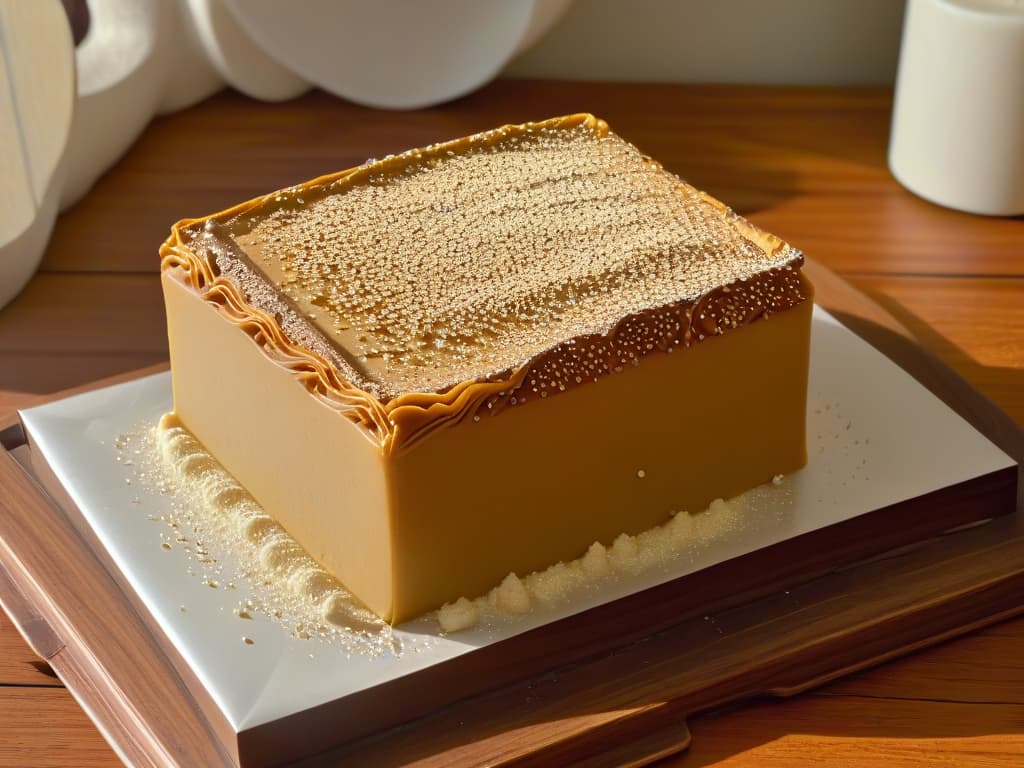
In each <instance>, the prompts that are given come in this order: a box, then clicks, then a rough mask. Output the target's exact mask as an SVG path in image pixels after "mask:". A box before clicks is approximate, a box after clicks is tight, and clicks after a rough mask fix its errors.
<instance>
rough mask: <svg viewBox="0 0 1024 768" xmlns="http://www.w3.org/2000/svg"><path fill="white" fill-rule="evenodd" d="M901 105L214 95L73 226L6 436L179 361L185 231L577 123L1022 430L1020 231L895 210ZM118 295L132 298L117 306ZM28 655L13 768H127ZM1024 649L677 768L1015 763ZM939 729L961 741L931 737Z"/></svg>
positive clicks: (731, 742)
mask: <svg viewBox="0 0 1024 768" xmlns="http://www.w3.org/2000/svg"><path fill="white" fill-rule="evenodd" d="M890 103H891V94H890V93H889V92H888V91H887V90H884V89H858V88H852V89H851V88H842V89H820V88H755V87H732V86H730V87H721V86H717V87H716V86H676V85H654V84H651V85H637V84H632V85H613V84H600V83H558V82H537V81H519V82H516V81H499V82H496V83H494V84H492V85H491V86H488V87H487V88H485V89H482V90H481V91H480V92H478V93H476V94H474V95H472V96H470V97H467V98H465V99H461V100H459V101H457V102H455V103H453V104H449V105H445V106H442V107H439V108H435V109H430V110H421V111H417V112H412V113H395V112H378V111H375V110H369V109H365V108H361V107H356V106H353V105H348V104H345V103H344V102H341V101H340V100H337V99H333V98H331V97H327V96H325V95H323V94H315V93H314V94H309V95H307V96H305V97H303V98H301V99H297V100H295V101H292V102H287V103H284V104H274V105H269V104H261V103H258V102H254V101H252V100H250V99H247V98H245V97H243V96H240V95H238V94H233V93H224V94H220V95H218V96H216V97H214V98H213V99H210V100H209V101H207V102H205V103H203V104H201V105H199V106H197V107H195V108H193V109H191V110H187V111H185V112H182V113H178V114H176V115H172V116H167V117H164V118H160V119H158V120H157V121H155V122H154V123H153V125H152V126H151V127H150V128H149V129H148V130H147V131H146V133H145V134H144V135H143V137H142V139H141V140H140V142H139V143H138V144H137V145H136V146H135V147H134V148H133V149H132V150H130V151H129V153H128V154H127V155H126V157H125V158H124V160H123V161H122V162H121V163H120V164H119V165H118V167H117V168H115V169H114V170H113V171H111V172H110V173H108V174H107V175H106V176H105V177H104V178H102V179H101V180H100V182H99V183H98V184H97V185H96V187H95V188H94V190H93V191H92V192H91V193H90V194H89V195H87V196H86V198H85V199H84V200H83V201H82V202H81V203H80V204H78V205H77V206H76V207H75V208H74V209H72V210H71V211H69V212H67V213H65V214H64V215H62V217H61V218H60V220H59V221H58V224H57V228H56V231H55V234H54V239H53V241H52V243H51V246H50V248H49V250H48V252H47V255H46V259H45V263H44V273H43V274H42V275H40V276H39V277H37V278H36V279H35V280H34V281H33V283H32V284H30V287H29V289H28V294H27V295H29V296H30V297H31V298H29V299H27V300H26V299H20V300H19V302H18V303H17V304H15V305H14V307H10V308H8V309H5V310H3V311H0V418H4V417H5V416H6V413H9V412H10V409H11V408H13V407H16V406H18V405H21V404H25V403H27V402H29V401H31V400H33V399H38V398H39V397H41V396H42V395H43V394H45V393H49V392H54V391H56V390H58V389H61V388H63V387H64V386H66V385H73V384H77V383H84V382H86V381H88V380H90V379H91V378H94V377H96V376H99V375H105V374H109V373H115V372H121V371H125V370H128V369H129V368H132V367H135V365H136V364H142V363H148V362H150V361H151V360H153V359H154V357H155V356H160V355H162V354H163V349H164V347H163V346H162V345H163V341H162V326H161V323H162V319H161V318H160V314H161V313H160V311H159V302H158V300H157V299H155V298H154V297H155V296H156V295H157V289H156V285H155V280H154V279H153V278H155V273H156V265H157V262H156V248H157V246H158V245H159V243H160V241H162V239H163V238H164V237H165V236H166V233H167V231H168V228H169V225H170V224H171V222H173V221H174V220H176V219H178V218H180V217H182V216H187V215H195V214H204V213H209V212H211V211H214V210H217V209H220V208H222V207H224V206H226V205H229V204H232V203H235V202H238V201H239V200H242V199H245V198H248V197H251V196H253V195H256V194H260V193H263V192H265V191H268V190H270V189H274V188H278V187H281V186H284V185H287V184H290V183H294V182H296V181H300V180H303V179H305V178H309V177H311V176H314V175H318V174H320V173H323V172H325V171H328V170H333V169H339V168H343V167H346V166H349V165H352V164H355V163H358V162H361V161H362V160H364V159H365V158H367V157H370V156H380V155H382V154H385V153H387V152H393V151H395V150H396V149H402V148H406V147H409V146H414V145H418V144H423V143H426V142H429V141H435V140H439V139H444V138H451V137H453V136H456V135H461V134H464V133H466V132H468V131H472V130H478V129H485V128H490V127H493V126H494V125H497V124H500V123H502V122H519V121H522V120H524V119H534V118H537V117H545V116H550V115H555V114H564V113H567V112H571V111H577V110H585V111H592V112H595V113H596V114H599V115H601V116H602V117H605V118H606V119H608V120H609V122H610V123H611V124H612V126H613V128H615V129H616V130H617V131H619V132H620V133H621V134H622V135H624V136H625V137H626V138H628V139H630V140H632V141H634V142H636V143H637V144H638V145H639V146H641V147H642V148H643V149H645V150H646V151H648V152H650V153H651V154H652V155H654V156H655V157H658V158H659V159H660V160H662V162H663V163H664V164H665V165H666V166H667V167H669V168H670V169H671V170H673V171H675V172H678V173H680V174H681V175H683V176H684V177H685V178H687V179H688V180H690V181H692V182H694V183H696V184H698V185H699V186H703V187H705V188H707V189H708V190H709V191H710V192H712V193H713V194H716V195H718V196H719V197H721V198H722V199H724V200H726V201H727V202H729V203H730V204H731V205H733V206H734V207H735V208H737V209H739V210H741V211H743V212H745V213H746V214H747V215H749V216H750V217H751V218H752V219H753V220H754V221H755V222H756V223H759V224H760V225H762V226H765V227H766V228H768V229H770V230H773V231H775V232H777V233H778V234H780V235H782V236H783V237H785V238H786V239H788V240H790V241H791V242H792V243H793V244H794V245H796V246H798V247H800V248H802V249H803V250H805V251H806V252H807V253H808V254H809V255H811V256H813V257H816V258H818V259H820V260H821V261H822V262H823V263H825V264H827V265H829V266H831V267H833V268H834V269H836V270H838V271H839V272H841V273H843V274H845V275H848V276H853V278H854V280H855V282H856V283H857V284H858V285H859V286H861V287H863V288H865V289H866V290H868V291H869V292H870V293H871V295H872V296H873V297H874V298H876V299H878V300H880V301H881V302H882V303H883V305H884V306H885V309H887V310H889V312H891V313H892V314H893V315H895V316H897V317H898V318H899V320H901V321H902V322H904V323H906V324H907V325H908V326H910V327H911V328H912V330H913V331H914V333H915V334H917V335H919V336H920V337H921V338H922V339H923V341H924V343H925V345H926V346H927V347H928V348H929V349H931V350H933V351H935V352H936V353H937V354H938V355H939V356H940V357H941V358H942V359H944V360H945V361H947V362H949V363H950V364H952V365H953V366H954V367H955V368H956V369H957V370H959V371H960V373H961V374H963V375H965V376H966V377H967V378H968V380H970V381H971V383H973V384H974V385H975V386H976V387H977V388H978V389H980V391H982V392H983V393H985V394H987V395H988V396H990V397H992V398H993V399H995V400H996V401H997V402H998V403H1000V404H1001V405H1002V406H1003V407H1004V408H1005V409H1006V410H1007V411H1008V412H1009V413H1010V414H1011V416H1012V417H1013V418H1014V419H1015V420H1016V421H1017V422H1018V423H1024V404H1022V403H1021V397H1022V396H1024V386H1022V383H1021V379H1020V376H1021V372H1022V370H1024V364H1022V362H1021V359H1020V355H1021V354H1024V353H1022V350H1024V323H1022V322H1021V321H1020V314H1019V312H1020V307H1021V305H1022V304H1024V301H1022V300H1021V299H1020V298H1019V297H1020V296H1021V294H1022V290H1024V289H1022V283H1021V278H1022V277H1024V255H1022V254H1024V221H1022V220H1021V219H1019V218H1018V219H996V218H983V217H974V216H968V215H965V214H961V213H958V212H955V211H949V210H945V209H942V208H938V207H936V206H932V205H930V204H928V203H926V202H924V201H922V200H920V199H918V198H916V197H914V196H913V195H911V194H910V193H908V192H906V191H905V190H903V189H902V188H901V187H899V185H897V184H896V183H895V182H894V181H893V180H892V178H891V176H890V175H889V173H888V170H887V168H886V163H885V148H886V147H885V145H886V137H887V132H888V123H889V110H890ZM125 277H128V278H130V279H129V280H128V281H127V282H124V281H122V280H123V278H125ZM125 285H134V286H137V288H138V291H137V292H135V293H134V295H125V294H122V293H120V292H119V290H118V286H122V287H123V286H125ZM51 289H52V290H51ZM146 297H149V298H148V299H147V298H146ZM1015 297H1017V298H1016V299H1015ZM22 302H24V304H22ZM854 303H856V301H855V300H854ZM19 304H21V306H19ZM12 315H13V316H14V319H13V320H12V319H11V316H12ZM111 332H113V335H110V334H111ZM4 409H6V413H4ZM0 496H2V492H0ZM0 622H6V619H5V618H0ZM0 626H6V625H3V624H0ZM7 630H9V627H7ZM18 642H19V640H18V638H17V637H16V636H15V635H14V634H13V633H12V632H11V631H6V630H0V653H3V654H4V662H3V664H2V665H0V765H46V764H62V765H63V764H75V765H82V766H111V765H116V764H117V763H118V761H117V759H116V758H115V756H114V755H113V753H112V752H111V751H110V750H109V749H108V748H105V747H104V746H103V744H102V741H101V739H100V737H99V736H98V734H96V732H95V730H94V729H92V730H90V729H91V726H89V725H88V724H87V721H86V720H85V719H84V716H83V715H82V713H81V710H80V708H78V706H77V705H76V704H75V703H74V702H73V700H72V699H71V698H70V697H69V696H68V694H67V693H66V691H63V690H60V689H48V690H44V691H43V694H42V695H41V696H40V697H39V698H35V695H36V694H35V692H36V690H37V689H34V688H22V687H18V683H19V682H24V681H25V679H24V675H25V674H26V672H25V670H24V669H22V668H21V666H20V661H19V660H21V659H26V658H27V655H28V651H27V649H23V650H22V651H21V652H20V654H19V652H18V651H17V650H12V649H11V647H10V646H9V645H8V643H11V644H12V645H13V647H14V649H16V648H17V643H18ZM1021 647H1024V629H1022V628H1021V622H1020V621H1017V622H1012V623H1009V624H1006V625H1002V626H1000V627H997V628H992V629H988V630H984V631H981V632H979V633H976V634H975V635H972V636H971V637H970V638H964V639H962V640H958V641H955V642H952V643H949V644H947V645H945V646H942V647H941V648H939V649H936V650H934V651H927V652H923V653H920V654H918V655H915V656H913V657H911V658H909V659H906V660H903V661H898V662H893V663H891V664H888V665H886V666H884V667H881V668H879V669H878V670H875V671H872V672H868V673H862V674H861V675H857V676H854V677H851V678H848V679H846V680H843V681H841V682H837V683H833V684H831V686H829V687H828V688H826V689H824V690H825V691H826V692H832V693H837V694H842V695H837V696H818V695H814V696H807V695H805V696H802V697H800V698H798V699H796V700H794V701H791V702H784V703H778V702H765V703H759V704H756V705H754V706H752V707H743V708H739V709H736V710H732V711H729V712H726V713H717V714H715V715H714V716H708V717H704V718H701V719H698V720H697V721H695V722H694V723H693V729H694V731H695V732H696V733H697V734H698V736H697V738H696V740H695V743H694V745H693V748H692V749H693V752H691V754H690V755H689V756H688V757H687V758H686V761H688V762H686V763H684V764H694V765H707V764H711V763H712V762H714V761H721V763H722V764H726V765H751V766H753V765H764V764H768V765H794V766H796V765H798V764H799V765H800V766H803V765H805V764H806V763H809V762H810V763H815V762H817V763H821V764H836V763H841V764H844V765H846V764H849V765H871V766H876V765H877V766H880V765H900V764H905V765H910V764H913V765H948V764H950V763H956V764H958V765H959V764H966V765H978V766H981V765H1000V766H1008V765H1018V764H1021V763H1022V762H1024V761H1022V758H1021V752H1020V736H1019V734H1020V727H1019V725H1020V720H1019V719H1016V720H1014V718H1019V717H1020V715H1019V712H1018V710H1016V709H1011V710H1009V713H1010V714H1007V715H997V720H998V717H1000V716H1002V717H1003V718H1004V719H1003V720H1001V721H999V722H1006V721H1007V720H1009V723H1008V724H1006V725H1005V726H999V729H998V732H997V729H994V728H992V727H991V723H992V722H993V709H994V708H993V706H992V705H990V704H986V703H984V702H987V701H991V702H1010V703H1012V704H1015V705H1016V704H1019V697H1015V695H1014V693H1013V692H1014V691H1016V692H1019V691H1021V690H1024V675H1022V673H1021V670H1020V668H1019V666H1018V664H1017V663H1016V660H1017V659H1019V658H1020V656H1021V653H1020V648H1021ZM12 654H13V655H12ZM8 657H9V658H10V662H9V663H8ZM29 674H30V676H31V673H29ZM4 685H6V686H8V687H2V686H4ZM11 686H13V687H11ZM845 686H851V687H849V688H847V687H845ZM848 694H849V695H848ZM55 702H61V703H59V704H55ZM953 705H955V706H953ZM933 723H939V726H934V725H932V724H933ZM1015 723H1016V725H1015ZM83 724H84V726H85V727H84V729H83V727H82V726H83ZM895 724H899V727H896V725H895ZM943 724H945V725H948V729H946V730H943V731H942V732H937V731H938V730H939V729H940V728H941V727H942V725H943ZM69 745H80V747H81V748H80V749H79V750H76V751H75V752H71V751H70V749H71V747H70V746H69ZM4 760H6V761H7V762H6V763H5V762H3V761H4ZM48 760H49V761H50V762H49V763H47V762H46V761H48ZM901 761H902V762H901Z"/></svg>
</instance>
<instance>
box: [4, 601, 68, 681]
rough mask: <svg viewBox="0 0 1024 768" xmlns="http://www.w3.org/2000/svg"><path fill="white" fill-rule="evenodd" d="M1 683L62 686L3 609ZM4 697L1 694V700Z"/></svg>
mask: <svg viewBox="0 0 1024 768" xmlns="http://www.w3.org/2000/svg"><path fill="white" fill-rule="evenodd" d="M0 685H5V686H11V685H24V686H41V687H50V688H60V687H62V683H61V682H60V680H59V679H58V678H57V676H56V675H54V674H53V672H52V671H51V670H50V668H49V666H47V664H46V662H45V661H43V660H42V659H40V658H39V657H38V656H36V655H35V654H34V653H33V652H32V651H31V650H30V649H29V647H28V646H27V645H25V640H24V639H23V638H22V636H21V635H20V634H19V633H18V630H17V629H15V628H14V625H13V624H11V620H10V619H9V618H7V616H6V614H4V613H3V611H0ZM2 699H3V697H2V696H0V701H2Z"/></svg>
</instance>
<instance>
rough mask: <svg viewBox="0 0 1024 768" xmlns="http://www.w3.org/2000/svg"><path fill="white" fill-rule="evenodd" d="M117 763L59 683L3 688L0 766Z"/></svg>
mask: <svg viewBox="0 0 1024 768" xmlns="http://www.w3.org/2000/svg"><path fill="white" fill-rule="evenodd" d="M119 765H121V761H120V760H118V759H117V757H116V756H115V755H114V753H113V752H112V751H111V749H110V746H109V745H108V744H107V743H106V742H105V741H104V740H103V737H102V736H101V735H100V734H99V732H98V731H97V730H96V726H94V725H93V724H92V722H91V721H90V720H89V718H88V716H87V715H86V714H85V712H83V711H82V708H81V707H80V706H79V705H78V702H76V701H75V700H74V699H73V698H71V696H70V694H68V692H67V691H66V690H65V689H63V688H56V689H54V688H5V689H3V691H2V695H0V766H2V768H28V766H31V767H32V768H51V766H52V768H67V767H68V766H82V767H83V768H84V767H85V766H88V767H89V768H100V767H101V766H102V767H103V768H113V767H114V766H119Z"/></svg>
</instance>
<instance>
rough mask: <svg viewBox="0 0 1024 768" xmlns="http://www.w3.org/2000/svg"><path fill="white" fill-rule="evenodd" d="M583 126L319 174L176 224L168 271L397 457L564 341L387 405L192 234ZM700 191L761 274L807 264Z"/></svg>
mask: <svg viewBox="0 0 1024 768" xmlns="http://www.w3.org/2000/svg"><path fill="white" fill-rule="evenodd" d="M581 125H587V126H589V127H590V128H591V129H592V130H593V131H594V132H595V134H596V135H598V136H605V135H607V134H609V133H610V131H609V129H608V124H607V123H606V122H604V121H603V120H600V119H598V118H596V117H594V116H593V115H590V114H585V113H580V114H573V115H567V116H564V117H557V118H552V119H550V120H544V121H539V122H530V123H523V124H521V125H505V126H502V127H500V128H496V129H493V130H491V131H486V132H483V133H479V134H474V135H472V136H468V137H465V138H460V139H456V140H453V141H449V142H444V143H440V144H433V145H430V146H428V147H424V148H422V149H413V150H409V151H407V152H403V153H402V154H400V155H394V156H390V157H388V158H385V159H384V160H381V161H372V162H368V163H367V164H365V165H362V166H358V167H356V168H351V169H348V170H345V171H341V172H338V173H334V174H328V175H325V176H319V177H317V178H315V179H312V180H310V181H307V182H304V183H303V184H300V185H298V186H296V187H290V188H288V189H286V190H280V191H277V192H272V193H270V194H268V195H264V196H261V197H258V198H254V199H252V200H249V201H246V202H244V203H240V204H238V205H235V206H233V207H231V208H228V209H226V210H224V211H221V212H220V213H216V214H213V215H211V216H205V217H202V218H195V219H183V220H181V221H179V222H177V223H176V224H175V225H174V226H173V227H172V228H171V235H170V237H169V238H168V239H167V240H166V241H165V242H164V244H163V245H162V246H161V248H160V257H161V262H160V269H161V272H168V273H170V274H171V275H172V276H173V277H174V278H175V279H178V280H179V281H181V282H182V283H183V284H185V285H186V286H187V287H189V288H190V289H191V290H193V291H194V292H195V293H196V294H197V295H198V296H199V297H200V298H201V299H203V301H205V302H206V303H207V304H209V305H211V306H213V307H214V308H215V309H216V310H217V311H218V313H219V314H220V315H221V316H222V317H223V318H224V319H225V320H227V321H228V322H230V323H232V324H233V325H235V326H236V327H238V328H239V329H240V330H242V331H243V332H244V333H246V334H247V335H248V336H249V337H250V338H251V339H252V340H253V342H254V343H255V344H256V345H257V346H258V347H260V349H261V350H262V351H263V353H264V354H265V355H266V356H267V358H268V359H269V360H270V361H271V362H273V363H275V364H277V365H280V366H282V367H283V368H286V369H287V370H289V371H290V372H291V373H292V374H293V375H294V376H295V378H296V380H297V381H298V382H299V383H301V384H302V385H303V386H304V387H305V388H306V390H307V391H308V392H309V393H310V394H311V395H313V396H314V397H316V398H317V399H319V400H320V401H321V402H323V403H324V404H326V405H327V406H329V407H330V408H332V409H333V410H336V411H337V412H338V413H340V414H341V415H343V416H345V417H346V418H348V419H350V420H351V421H352V422H353V423H355V424H357V425H359V426H361V427H363V428H364V429H366V430H367V432H368V433H369V435H370V436H372V438H373V439H374V440H376V441H377V442H378V443H379V445H380V447H381V450H382V451H383V452H384V453H385V454H394V453H396V452H398V451H400V450H404V449H407V448H409V447H411V446H412V445H414V444H416V443H418V442H419V441H420V440H422V439H424V438H425V437H427V436H428V435H430V434H431V433H432V432H433V431H434V430H436V429H441V428H443V427H446V426H449V425H453V424H456V423H458V422H460V421H462V420H463V419H465V418H466V417H468V416H471V415H475V414H476V412H477V411H478V410H479V409H480V408H481V406H482V405H483V404H484V403H485V402H494V401H495V398H498V397H499V396H501V397H504V396H505V394H506V393H510V392H511V391H514V390H516V389H517V388H518V387H519V386H520V385H521V384H522V383H523V380H524V379H525V378H526V376H527V375H528V374H529V372H530V371H531V369H533V368H534V367H535V366H536V365H537V364H538V363H540V362H542V361H545V360H546V359H547V358H548V357H549V356H550V355H552V354H557V350H558V348H559V345H556V346H555V347H553V348H552V349H549V350H546V351H544V352H541V353H538V354H537V355H535V356H534V357H532V358H531V359H530V360H528V361H526V362H525V363H523V364H522V365H520V366H519V367H518V368H517V369H515V370H513V371H512V372H511V373H509V374H507V375H506V376H503V377H502V378H500V379H496V380H484V381H480V380H469V381H463V382H460V383H459V384H456V385H455V386H453V387H451V388H450V389H447V390H446V391H444V392H410V393H405V394H402V395H399V396H398V397H395V398H392V399H390V400H388V401H387V402H382V401H381V400H380V399H379V398H377V397H376V396H375V395H373V394H372V393H370V392H367V391H364V390H363V389H360V388H359V387H357V386H355V385H354V384H352V383H351V382H348V381H346V380H345V378H344V377H343V376H342V375H341V374H340V373H339V371H338V370H337V368H336V367H335V366H334V365H333V364H331V363H330V362H328V361H327V360H325V359H324V358H323V357H322V356H321V355H319V354H317V353H316V352H314V351H313V350H310V349H306V348H305V347H301V346H298V345H296V344H294V343H293V342H292V341H291V340H290V339H289V338H288V337H287V336H286V335H285V333H284V331H283V330H282V328H281V326H280V324H279V323H278V322H277V320H276V319H275V318H274V317H273V316H272V315H269V314H268V313H266V312H264V311H262V310H260V309H259V308H257V307H254V306H252V305H251V304H250V303H248V301H247V300H246V299H245V297H244V295H243V294H242V292H241V290H240V289H239V288H238V286H236V285H235V284H234V283H232V282H230V281H228V280H227V279H225V278H222V277H220V276H219V275H218V274H217V273H216V270H215V267H214V265H213V264H212V263H211V260H210V259H209V258H208V257H207V256H205V255H202V254H198V253H196V252H195V251H194V250H193V249H192V248H191V247H190V244H189V239H188V238H187V237H186V235H185V232H186V231H187V230H191V229H194V228H195V227H196V226H197V225H204V224H205V223H206V222H210V221H214V222H225V221H228V220H231V219H235V218H237V217H239V216H242V215H244V214H247V213H251V212H253V211H254V210H255V209H258V208H261V207H263V206H265V205H268V204H269V205H272V204H273V203H274V202H275V201H276V200H278V199H280V195H282V194H283V193H288V194H293V193H298V194H304V193H307V191H308V190H314V189H316V190H322V189H323V188H325V187H327V186H328V185H330V186H331V187H332V188H333V189H337V188H338V186H340V185H351V184H356V183H358V182H359V181H360V180H361V179H363V178H365V177H366V176H368V175H369V174H371V173H379V172H381V171H382V170H388V171H391V170H394V169H396V168H397V169H401V168H402V167H404V166H405V165H408V164H410V163H414V162H422V159H423V157H424V156H432V155H439V154H441V153H443V152H446V151H449V150H453V149H459V148H463V147H466V146H468V145H473V144H476V143H488V142H494V141H497V140H500V139H501V138H502V137H504V136H505V135H507V134H508V133H509V132H512V131H518V132H528V131H533V130H538V129H544V128H561V129H568V128H575V127H579V126H581ZM651 162H654V161H651ZM699 194H700V198H701V199H702V200H703V201H704V202H706V203H707V204H709V205H711V206H712V207H713V208H715V209H716V211H717V212H718V213H719V215H721V216H723V218H725V219H727V220H728V221H729V223H730V224H732V225H733V227H734V228H735V229H736V231H737V233H738V234H739V235H740V236H741V237H743V238H744V239H746V240H748V241H750V242H752V243H754V244H755V245H756V246H758V247H759V248H760V249H761V250H763V251H764V252H765V253H766V254H767V255H768V256H770V257H771V256H773V257H776V260H777V263H776V266H775V267H769V268H766V269H765V270H764V271H763V272H762V273H759V274H765V273H767V272H769V271H770V270H771V269H775V268H780V267H786V266H789V265H794V264H796V265H799V264H800V263H801V261H802V256H801V254H800V253H799V251H796V250H795V249H793V248H791V247H790V246H788V245H787V244H786V243H785V242H783V241H782V240H781V239H780V238H778V237H776V236H774V235H770V234H768V233H766V232H763V231H762V230H760V229H758V228H757V227H755V226H754V225H752V224H751V223H749V222H748V221H746V220H745V219H743V218H742V217H740V216H739V215H738V214H736V213H735V212H733V211H732V210H731V209H730V208H728V207H727V206H726V205H724V204H723V203H721V202H720V201H719V200H717V199H715V198H714V197H711V196H710V195H708V194H706V193H704V192H699ZM710 293H711V292H708V293H706V294H704V295H703V296H702V297H697V299H695V300H693V301H692V302H679V303H680V304H696V303H697V302H698V301H699V300H701V299H702V298H704V297H707V296H708V295H710ZM652 309H660V308H652ZM640 314H643V313H635V314H632V315H627V316H626V317H623V318H622V319H621V320H620V321H619V322H618V323H616V325H615V326H614V327H612V328H610V329H609V330H608V333H609V334H614V333H616V332H617V331H618V329H619V328H620V327H621V326H623V324H624V323H626V322H628V321H630V320H632V319H634V318H636V317H637V316H638V315H640ZM499 410H500V409H499Z"/></svg>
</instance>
